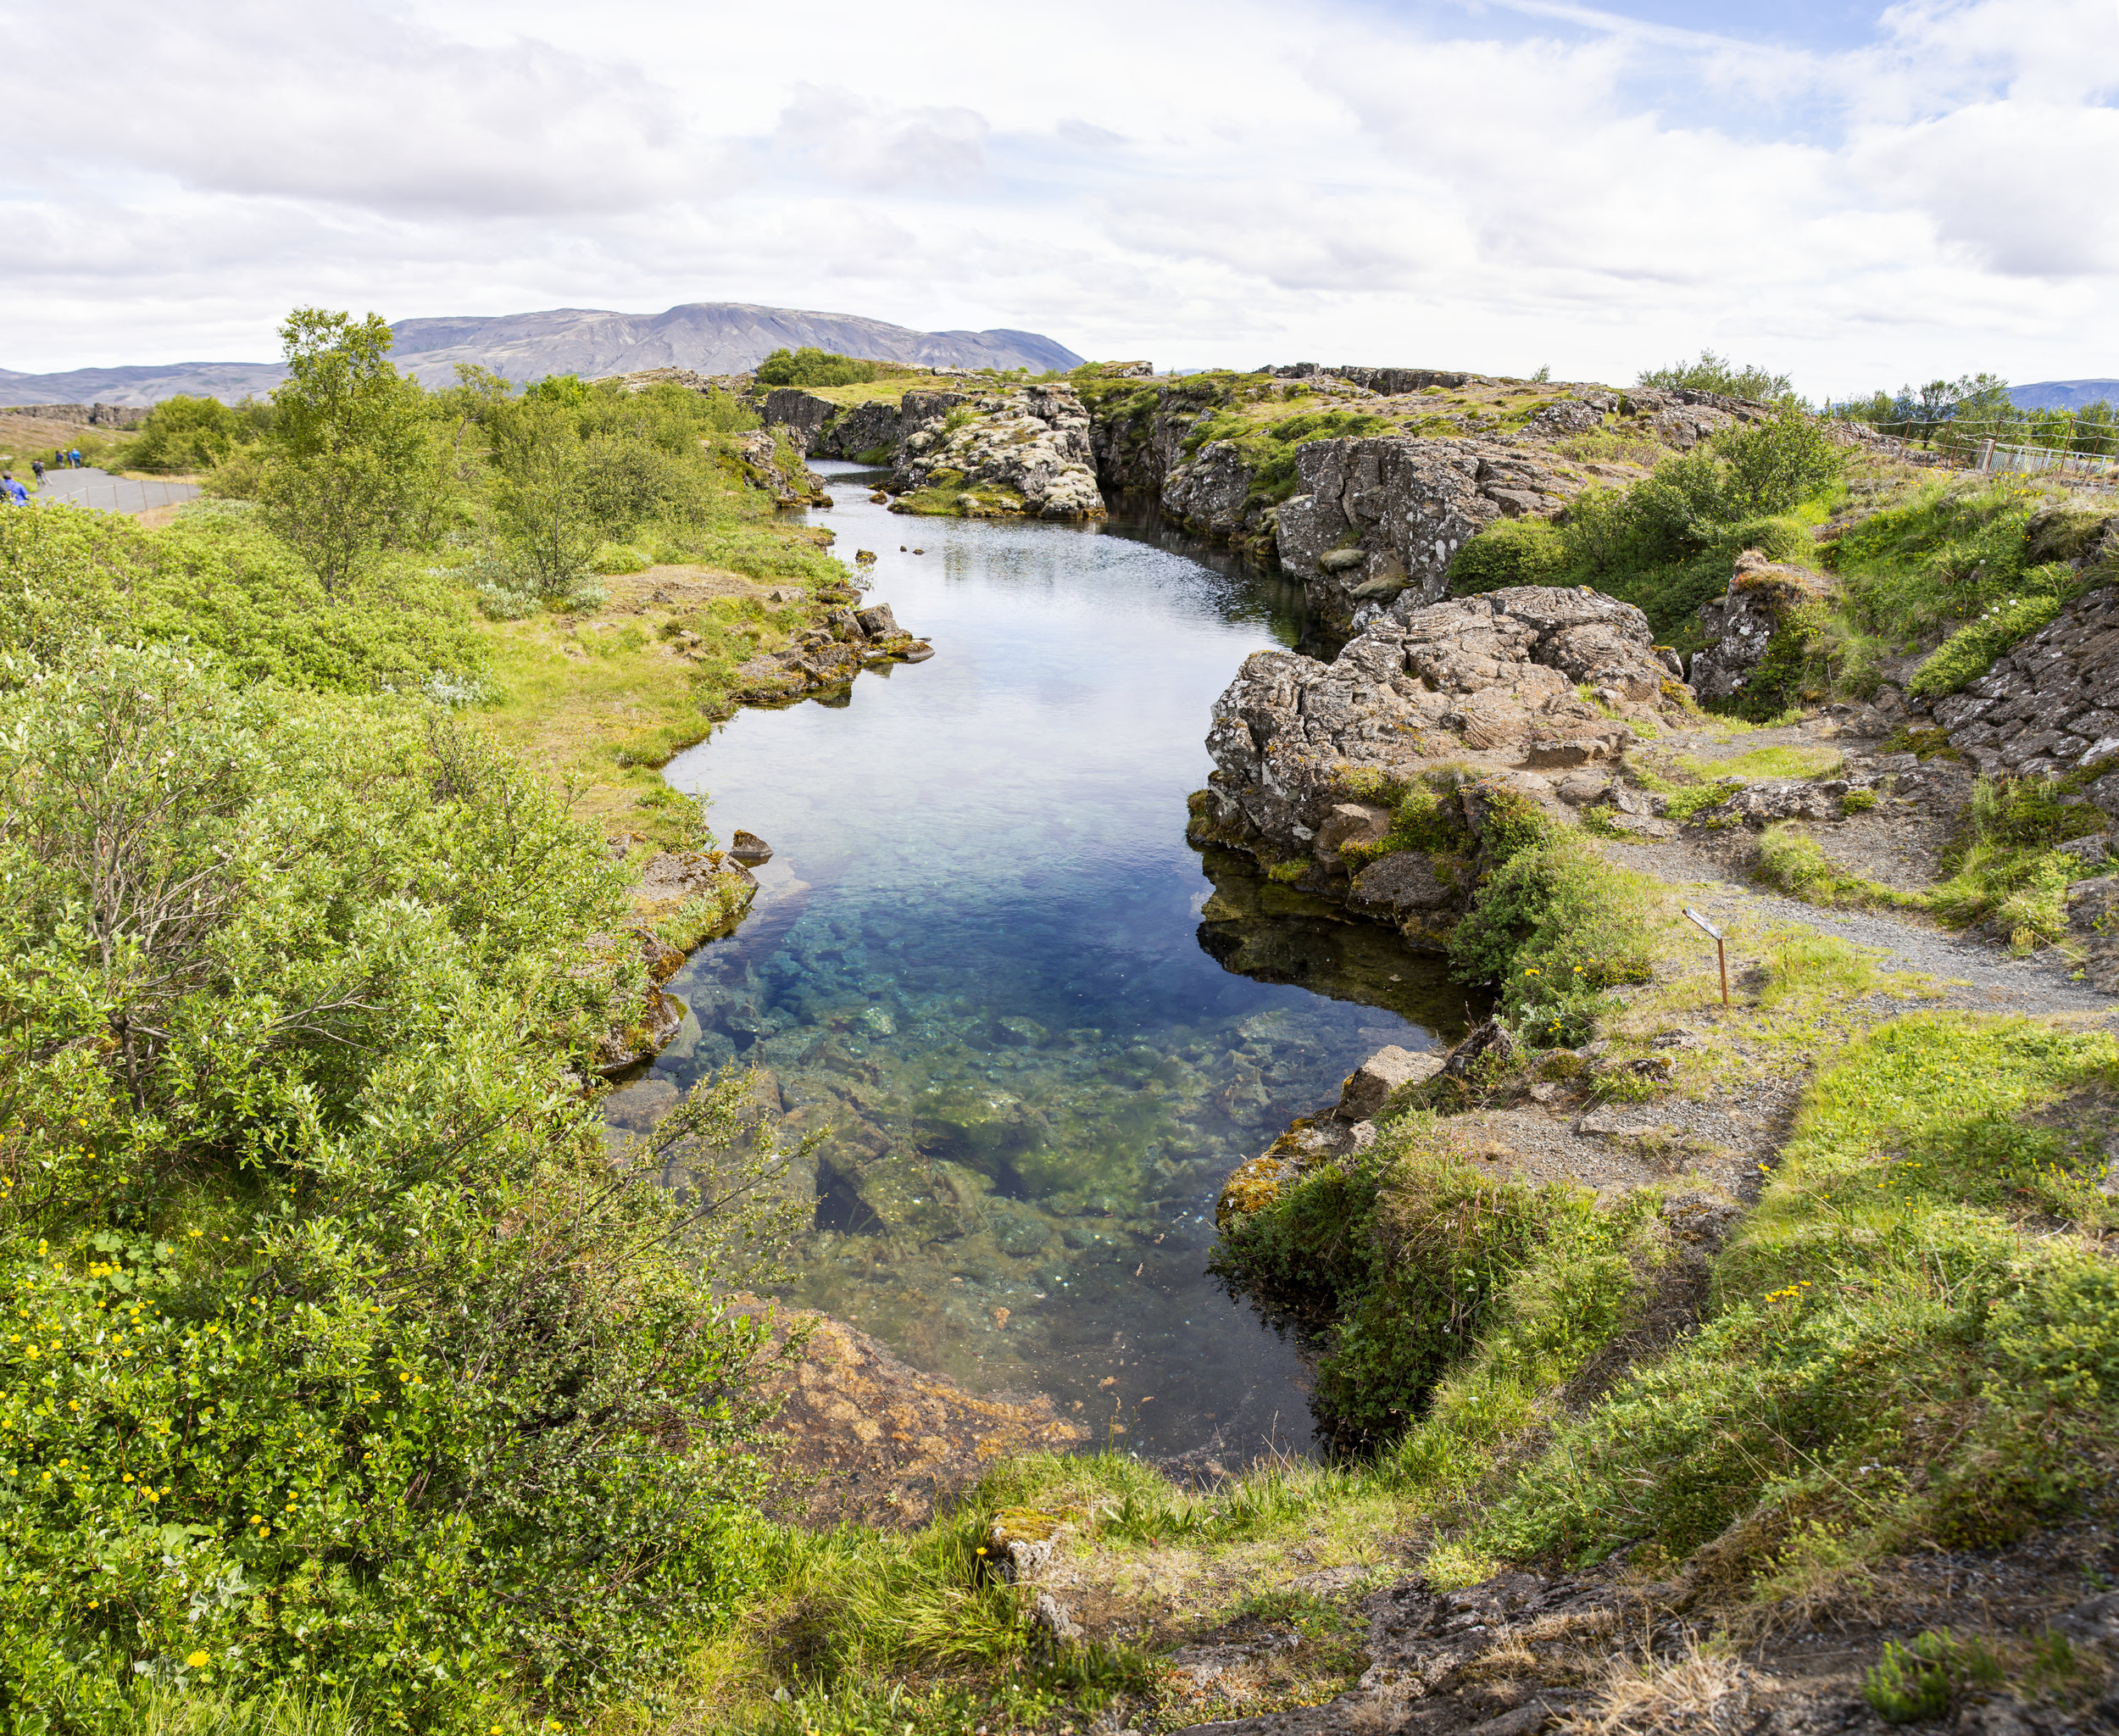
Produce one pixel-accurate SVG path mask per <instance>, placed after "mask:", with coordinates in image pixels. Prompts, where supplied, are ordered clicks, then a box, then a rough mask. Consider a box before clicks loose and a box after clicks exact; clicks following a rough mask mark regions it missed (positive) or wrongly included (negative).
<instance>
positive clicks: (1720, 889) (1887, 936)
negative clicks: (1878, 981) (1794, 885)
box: [1610, 840, 2119, 1014]
mask: <svg viewBox="0 0 2119 1736" xmlns="http://www.w3.org/2000/svg"><path fill="white" fill-rule="evenodd" d="M1610 849H1611V851H1612V854H1613V856H1614V858H1615V860H1618V861H1621V862H1624V863H1626V864H1627V865H1629V866H1632V867H1635V868H1638V869H1639V870H1641V871H1642V872H1643V873H1645V874H1649V875H1653V876H1655V878H1656V879H1658V880H1660V881H1664V882H1667V883H1668V884H1670V885H1672V886H1694V885H1699V886H1701V887H1703V890H1702V891H1701V893H1700V894H1699V897H1697V898H1696V899H1694V901H1693V902H1694V905H1695V906H1696V907H1698V908H1699V910H1700V914H1701V915H1705V916H1707V917H1709V918H1710V920H1713V921H1717V922H1719V921H1721V918H1722V917H1724V916H1725V915H1726V916H1729V917H1737V916H1743V917H1747V918H1749V919H1750V920H1752V921H1766V922H1772V923H1786V924H1793V925H1794V926H1798V927H1803V928H1813V929H1816V931H1817V932H1819V933H1821V934H1833V935H1837V936H1838V937H1839V938H1841V939H1843V940H1850V941H1853V942H1854V943H1855V944H1856V945H1858V946H1866V947H1875V948H1877V949H1879V950H1880V951H1881V952H1882V953H1883V954H1884V956H1883V958H1882V959H1881V960H1878V962H1879V963H1880V964H1882V965H1885V966H1886V967H1888V968H1889V969H1892V970H1899V971H1920V972H1922V973H1923V974H1924V975H1927V976H1930V977H1935V978H1937V979H1938V981H1940V982H1944V983H1945V984H1948V985H1949V986H1950V987H1951V988H1952V989H1953V990H1954V991H1955V992H1954V993H1951V994H1950V995H1949V996H1948V997H1947V998H1946V999H1945V1000H1944V1004H1945V1005H1949V1006H1960V1007H1972V1008H1977V1009H1979V1010H1983V1011H1992V1012H2017V1013H2105V1014H2110V1013H2112V1012H2115V1011H2119V1000H2115V999H2114V998H2113V997H2112V996H2111V995H2108V994H2103V993H2099V992H2098V991H2097V990H2096V989H2094V988H2091V987H2090V986H2089V985H2088V983H2087V982H2076V981H2073V980H2072V978H2073V977H2074V973H2075V968H2076V967H2075V966H2074V965H2072V964H2071V963H2070V962H2068V960H2066V959H2064V958H2061V956H2060V955H2059V954H2055V953H2050V952H2045V953H2038V954H2033V955H2032V956H2031V957H2029V958H2025V959H2018V958H2012V957H2011V956H2010V954H2007V953H2005V952H2004V951H2002V950H2001V949H1999V948H1998V947H1994V946H1990V945H1988V944H1986V943H1983V942H1981V941H1977V940H1972V939H1968V938H1965V937H1963V936H1960V935H1953V934H1947V933H1944V932H1943V931H1941V930H1939V929H1935V928H1927V927H1922V926H1916V924H1913V923H1910V922H1902V921H1894V919H1893V918H1891V917H1888V916H1883V915H1868V914H1857V913H1855V912H1854V911H1851V910H1819V909H1817V908H1816V906H1815V905H1811V904H1802V903H1799V902H1798V901H1797V900H1795V899H1784V898H1780V897H1777V896H1776V895H1775V894H1773V893H1764V892H1760V891H1758V890H1756V889H1755V888H1754V887H1748V886H1744V885H1741V884H1739V883H1738V882H1735V881H1732V880H1731V879H1729V878H1728V877H1727V870H1726V869H1725V868H1723V867H1722V865H1721V864H1719V863H1717V862H1716V861H1715V860H1714V859H1713V858H1712V857H1710V856H1709V855H1707V854H1705V852H1703V851H1700V850H1696V849H1694V848H1693V847H1692V846H1691V845H1689V844H1688V843H1683V842H1682V841H1680V840H1671V841H1668V842H1659V843H1641V844H1632V843H1628V844H1615V845H1612V846H1610Z"/></svg>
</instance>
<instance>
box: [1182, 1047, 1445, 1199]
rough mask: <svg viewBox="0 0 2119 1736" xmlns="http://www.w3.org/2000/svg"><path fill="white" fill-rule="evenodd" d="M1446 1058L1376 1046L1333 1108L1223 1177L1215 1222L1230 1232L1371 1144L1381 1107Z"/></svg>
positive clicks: (1348, 1079)
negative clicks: (1310, 1173) (1302, 1180)
mask: <svg viewBox="0 0 2119 1736" xmlns="http://www.w3.org/2000/svg"><path fill="white" fill-rule="evenodd" d="M1443 1061H1444V1057H1443V1056H1442V1055H1440V1054H1433V1053H1428V1054H1415V1053H1414V1052H1413V1051H1412V1050H1411V1049H1400V1048H1399V1047H1398V1046H1397V1045H1395V1044H1393V1045H1392V1046H1391V1047H1389V1048H1388V1049H1378V1050H1377V1052H1376V1053H1375V1054H1372V1055H1371V1056H1370V1057H1369V1058H1368V1059H1367V1060H1365V1061H1363V1062H1362V1063H1361V1065H1360V1066H1358V1067H1356V1068H1355V1069H1354V1071H1352V1072H1351V1073H1349V1074H1348V1075H1347V1077H1346V1079H1345V1082H1343V1084H1342V1085H1341V1086H1340V1088H1339V1101H1338V1104H1337V1105H1336V1106H1335V1107H1334V1108H1333V1109H1332V1111H1331V1113H1330V1114H1328V1115H1322V1116H1305V1117H1304V1118H1303V1119H1302V1120H1299V1121H1295V1122H1293V1124H1292V1125H1290V1127H1288V1131H1287V1132H1285V1133H1283V1134H1282V1135H1281V1136H1280V1138H1277V1139H1276V1140H1275V1141H1274V1142H1273V1143H1271V1145H1269V1146H1267V1147H1266V1148H1265V1150H1264V1151H1263V1152H1262V1153H1260V1155H1258V1156H1256V1157H1254V1158H1253V1159H1252V1160H1250V1161H1249V1163H1246V1164H1243V1165H1242V1166H1239V1167H1238V1168H1237V1170H1236V1171H1234V1173H1232V1175H1231V1176H1230V1177H1229V1178H1228V1180H1227V1181H1226V1182H1223V1183H1222V1186H1221V1197H1220V1198H1219V1199H1217V1200H1216V1201H1215V1207H1214V1221H1215V1225H1216V1227H1219V1228H1220V1229H1221V1230H1223V1231H1225V1232H1226V1230H1227V1229H1228V1228H1229V1227H1230V1226H1231V1225H1232V1224H1233V1223H1234V1222H1235V1221H1237V1219H1238V1218H1242V1217H1248V1216H1250V1214H1251V1213H1253V1212H1254V1211H1257V1210H1260V1209H1261V1208H1262V1207H1264V1206H1265V1205H1270V1204H1271V1202H1272V1201H1273V1200H1275V1199H1277V1198H1278V1197H1279V1196H1280V1194H1281V1191H1282V1189H1283V1188H1286V1187H1287V1186H1288V1184H1289V1183H1290V1182H1293V1181H1295V1180H1297V1179H1298V1178H1299V1177H1301V1175H1302V1174H1303V1172H1304V1171H1306V1170H1309V1169H1311V1168H1313V1167H1315V1166H1316V1165H1318V1164H1321V1163H1329V1162H1331V1161H1332V1160H1334V1159H1337V1158H1342V1157H1346V1156H1348V1155H1351V1154H1352V1153H1354V1152H1356V1151H1360V1150H1362V1149H1365V1148H1366V1147H1367V1146H1369V1145H1371V1144H1372V1143H1374V1142H1375V1139H1376V1128H1375V1126H1374V1121H1375V1118H1376V1117H1377V1116H1378V1115H1380V1114H1382V1111H1383V1110H1384V1108H1385V1106H1386V1105H1387V1104H1388V1103H1389V1102H1390V1100H1391V1098H1392V1095H1393V1093H1395V1092H1397V1091H1399V1090H1400V1089H1402V1088H1406V1087H1409V1086H1413V1085H1418V1084H1421V1083H1423V1082H1425V1081H1427V1080H1429V1079H1432V1078H1433V1077H1434V1076H1435V1075H1436V1074H1437V1073H1438V1072H1440V1071H1442V1069H1443Z"/></svg>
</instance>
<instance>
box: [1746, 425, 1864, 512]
mask: <svg viewBox="0 0 2119 1736" xmlns="http://www.w3.org/2000/svg"><path fill="white" fill-rule="evenodd" d="M1714 450H1715V455H1716V458H1717V459H1720V460H1721V463H1722V465H1724V466H1725V468H1726V473H1727V491H1726V494H1725V501H1726V509H1727V515H1728V516H1730V517H1731V518H1740V517H1744V516H1758V517H1768V516H1771V515H1774V514H1777V513H1785V512H1788V511H1789V510H1791V509H1793V508H1794V507H1796V506H1797V505H1799V504H1801V503H1802V502H1803V501H1805V500H1808V499H1809V498H1810V497H1811V496H1813V495H1816V494H1818V493H1821V492H1823V491H1824V490H1825V489H1826V488H1827V487H1829V486H1830V485H1831V484H1832V483H1833V481H1836V480H1837V479H1838V476H1839V473H1840V471H1841V470H1844V468H1845V467H1846V462H1847V453H1846V449H1845V448H1844V447H1839V446H1835V445H1834V444H1833V442H1831V441H1829V440H1827V438H1826V437H1825V432H1824V430H1823V428H1822V427H1821V426H1819V424H1818V423H1817V422H1816V420H1813V419H1812V418H1810V417H1809V416H1807V415H1804V414H1803V413H1802V412H1801V411H1800V410H1798V409H1794V407H1793V406H1788V407H1784V408H1783V409H1782V411H1781V413H1780V414H1779V415H1777V416H1776V417H1774V419H1773V420H1771V421H1770V422H1763V423H1760V424H1758V425H1757V426H1752V427H1739V428H1732V429H1729V430H1727V431H1724V432H1722V433H1721V434H1718V435H1716V437H1715V440H1714Z"/></svg>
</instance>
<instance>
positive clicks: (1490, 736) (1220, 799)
mask: <svg viewBox="0 0 2119 1736" xmlns="http://www.w3.org/2000/svg"><path fill="white" fill-rule="evenodd" d="M1675 661H1676V659H1675V658H1674V657H1673V656H1672V655H1671V654H1669V653H1666V652H1660V651H1658V650H1657V649H1656V648H1655V643H1654V637H1653V635H1651V634H1650V632H1649V626H1648V618H1647V617H1646V616H1645V615H1643V614H1642V613H1641V611H1640V610H1639V609H1636V608H1634V607H1633V606H1632V604H1626V603H1621V602H1618V601H1616V599H1615V598H1610V597H1605V596H1603V595H1600V594H1599V593H1596V592H1593V591H1584V590H1568V589H1565V588H1561V587H1551V586H1524V587H1516V588H1513V589H1509V590H1503V591H1493V592H1488V593H1485V594H1483V595H1481V596H1477V597H1462V598H1454V599H1452V600H1451V601H1449V602H1447V603H1438V604H1431V605H1429V606H1428V607H1427V608H1424V609H1415V610H1413V611H1411V612H1410V615H1407V616H1406V617H1405V618H1404V619H1403V620H1399V619H1398V618H1396V617H1394V616H1387V617H1385V618H1384V619H1383V620H1378V621H1377V622H1375V623H1373V624H1372V625H1371V626H1370V627H1369V628H1368V630H1367V631H1366V632H1364V633H1362V634H1361V635H1360V637H1358V638H1356V639H1354V641H1352V642H1351V643H1349V645H1348V646H1347V647H1346V648H1345V649H1344V650H1343V651H1341V652H1340V654H1339V655H1338V658H1337V659H1334V660H1333V661H1332V662H1331V663H1329V664H1326V663H1320V662H1318V661H1316V660H1315V659H1314V658H1309V657H1304V656H1300V655H1299V654H1296V653H1293V652H1289V651H1261V652H1258V653H1255V654H1254V655H1253V656H1252V657H1251V658H1250V659H1249V660H1248V661H1246V662H1245V664H1244V665H1243V669H1242V670H1240V671H1239V672H1238V674H1237V678H1236V680H1235V681H1234V682H1232V683H1230V685H1229V687H1228V688H1227V690H1226V692H1225V693H1223V694H1222V695H1221V698H1220V699H1218V700H1217V701H1215V708H1214V722H1213V726H1212V728H1211V729H1210V731H1209V732H1208V736H1207V748H1208V751H1209V752H1210V754H1212V755H1213V756H1214V761H1215V771H1214V773H1213V775H1212V777H1211V778H1210V790H1209V796H1208V802H1209V804H1210V809H1211V810H1212V811H1211V813H1210V816H1209V817H1210V820H1211V821H1212V822H1213V823H1214V825H1215V828H1216V830H1217V832H1218V833H1219V835H1220V836H1221V837H1223V838H1224V839H1226V841H1228V842H1231V843H1241V844H1245V845H1247V846H1255V845H1256V844H1257V843H1265V844H1267V845H1270V846H1271V847H1272V849H1274V850H1276V851H1277V852H1279V853H1282V854H1287V853H1293V852H1296V851H1304V852H1306V851H1308V850H1310V849H1311V848H1312V845H1313V843H1314V841H1315V839H1316V838H1317V837H1318V836H1319V834H1320V832H1321V830H1322V829H1323V828H1325V827H1326V825H1327V823H1328V822H1329V821H1332V820H1333V819H1334V818H1340V819H1343V818H1344V816H1339V815H1335V814H1334V811H1333V810H1335V809H1337V808H1338V807H1340V806H1342V805H1343V804H1346V803H1347V802H1348V799H1349V793H1351V787H1352V786H1353V785H1354V784H1356V783H1359V782H1360V781H1361V777H1362V775H1363V774H1371V775H1374V774H1380V775H1381V776H1382V777H1383V778H1385V779H1387V780H1388V779H1396V780H1399V781H1400V782H1403V781H1405V780H1407V779H1410V778H1411V777H1413V776H1416V775H1417V774H1418V773H1419V772H1420V771H1421V770H1422V769H1423V768H1424V767H1425V766H1427V765H1432V764H1433V763H1434V762H1435V761H1437V760H1445V759H1452V760H1454V759H1466V758H1471V759H1475V760H1486V761H1487V762H1488V764H1489V765H1494V766H1497V767H1498V766H1501V765H1508V766H1522V765H1530V764H1533V763H1538V764H1546V765H1578V764H1582V763H1584V762H1585V761H1588V760H1597V759H1604V758H1609V757H1613V756H1615V755H1616V754H1617V753H1618V752H1620V751H1621V750H1622V749H1623V748H1624V747H1625V746H1626V744H1627V743H1628V742H1629V741H1630V740H1631V739H1632V731H1631V729H1630V728H1629V727H1628V726H1627V723H1626V721H1625V720H1626V718H1627V717H1628V716H1641V717H1652V716H1655V715H1658V714H1660V712H1662V711H1663V710H1665V709H1667V708H1669V707H1671V706H1673V705H1677V704H1683V703H1684V702H1687V701H1689V699H1690V698H1691V697H1692V696H1691V691H1690V689H1688V688H1687V687H1684V686H1683V685H1682V683H1681V682H1680V681H1679V679H1678V674H1677V669H1676V667H1675V666H1674V665H1675ZM1577 689H1587V690H1588V692H1589V693H1591V694H1592V695H1593V700H1594V703H1592V701H1591V700H1588V699H1585V698H1582V696H1581V693H1579V692H1578V691H1577ZM1335 836H1336V835H1335ZM1339 847H1340V846H1339V843H1338V842H1336V841H1335V843H1333V844H1332V845H1329V846H1327V848H1330V849H1338V848H1339Z"/></svg>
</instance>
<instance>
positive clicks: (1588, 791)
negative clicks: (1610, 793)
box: [1554, 771, 1611, 808]
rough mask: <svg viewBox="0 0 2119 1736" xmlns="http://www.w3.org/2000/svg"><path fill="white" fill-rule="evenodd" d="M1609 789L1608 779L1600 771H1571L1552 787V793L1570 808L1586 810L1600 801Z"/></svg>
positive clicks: (1609, 781)
mask: <svg viewBox="0 0 2119 1736" xmlns="http://www.w3.org/2000/svg"><path fill="white" fill-rule="evenodd" d="M1610 787H1611V779H1610V776H1608V775H1607V774H1606V773H1604V772H1601V771H1571V772H1569V773H1568V774H1567V776H1565V777H1563V778H1561V779H1560V782H1558V783H1557V784H1556V785H1554V794H1556V795H1557V796H1558V797H1559V798H1560V800H1561V801H1563V802H1565V803H1566V804H1567V805H1568V806H1569V807H1571V808H1587V807H1588V806H1589V805H1590V804H1592V803H1594V802H1597V801H1599V800H1601V799H1602V798H1603V796H1604V793H1605V791H1607V790H1609V789H1610Z"/></svg>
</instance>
